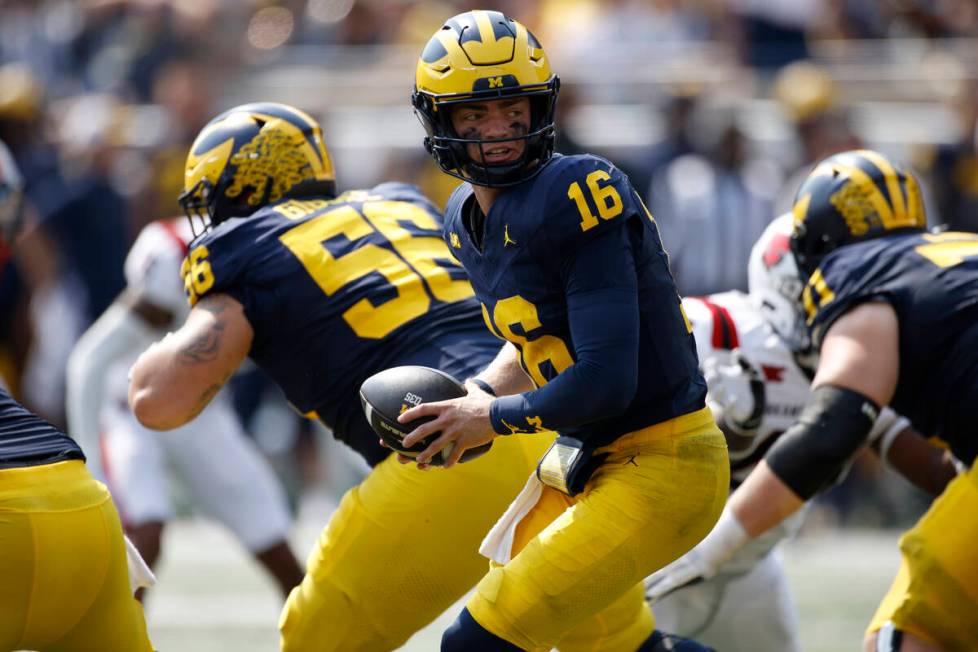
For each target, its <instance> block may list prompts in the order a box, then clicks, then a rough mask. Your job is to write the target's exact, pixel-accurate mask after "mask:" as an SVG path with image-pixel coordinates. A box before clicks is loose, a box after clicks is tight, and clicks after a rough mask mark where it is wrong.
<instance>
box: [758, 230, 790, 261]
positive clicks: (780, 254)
mask: <svg viewBox="0 0 978 652" xmlns="http://www.w3.org/2000/svg"><path fill="white" fill-rule="evenodd" d="M790 241H791V239H790V238H789V237H788V234H786V233H776V234H775V235H774V237H773V238H771V241H770V242H769V243H768V245H767V249H765V250H764V255H763V256H762V257H761V260H762V261H764V266H765V267H767V268H768V269H770V268H772V267H774V266H775V265H777V264H778V263H780V262H781V260H782V259H783V258H784V256H785V254H787V253H788V251H789V249H790V245H789V243H790Z"/></svg>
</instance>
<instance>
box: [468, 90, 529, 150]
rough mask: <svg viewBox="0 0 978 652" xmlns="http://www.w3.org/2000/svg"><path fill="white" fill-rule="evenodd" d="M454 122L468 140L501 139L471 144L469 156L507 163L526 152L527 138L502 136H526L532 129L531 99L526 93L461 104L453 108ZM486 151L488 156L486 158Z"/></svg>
mask: <svg viewBox="0 0 978 652" xmlns="http://www.w3.org/2000/svg"><path fill="white" fill-rule="evenodd" d="M451 116H452V126H453V127H454V128H455V133H457V134H458V135H459V137H460V138H465V139H466V140H500V142H495V143H487V144H483V145H482V146H481V149H480V146H479V145H478V144H471V145H467V146H466V147H467V152H468V155H469V157H470V158H471V159H472V160H473V161H475V162H476V163H479V164H481V165H506V164H509V163H515V162H516V161H518V160H519V159H520V157H522V156H523V150H524V149H526V141H525V140H501V139H505V138H512V137H516V138H518V137H521V136H525V135H526V134H527V133H528V132H529V130H530V100H529V99H527V98H525V97H519V98H514V99H502V100H489V101H486V102H471V103H468V104H459V105H458V106H455V107H453V108H452V113H451ZM483 152H484V153H485V158H484V159H483Z"/></svg>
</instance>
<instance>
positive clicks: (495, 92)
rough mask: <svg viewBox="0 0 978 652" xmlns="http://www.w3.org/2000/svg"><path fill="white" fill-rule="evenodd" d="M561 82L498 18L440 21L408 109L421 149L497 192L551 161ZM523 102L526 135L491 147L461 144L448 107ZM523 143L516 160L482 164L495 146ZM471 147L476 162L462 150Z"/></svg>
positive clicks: (536, 49)
mask: <svg viewBox="0 0 978 652" xmlns="http://www.w3.org/2000/svg"><path fill="white" fill-rule="evenodd" d="M559 90H560V80H559V79H558V78H557V76H556V75H555V74H553V73H552V72H551V70H550V62H549V60H548V59H547V55H546V53H545V52H544V50H543V47H542V46H541V45H540V42H539V41H537V39H536V37H534V36H533V34H532V33H530V31H529V30H528V29H527V28H526V27H525V26H524V25H523V24H521V23H519V22H517V21H515V20H513V19H512V18H508V17H507V16H505V15H503V14H502V13H500V12H498V11H484V10H475V11H468V12H465V13H462V14H459V15H457V16H454V17H452V18H449V19H448V20H447V21H445V24H444V25H443V26H442V27H441V29H439V30H438V31H437V32H435V34H434V35H433V36H432V37H431V39H430V40H429V41H428V43H427V45H425V47H424V50H423V51H422V53H421V57H420V58H419V60H418V65H417V69H416V74H415V84H414V93H413V95H412V97H411V103H412V104H413V105H414V109H415V114H416V115H417V116H418V119H419V120H420V121H421V125H422V126H423V127H424V129H425V133H426V137H425V140H424V145H425V149H427V150H428V153H430V154H431V155H432V157H433V158H434V159H435V162H437V163H438V166H439V167H440V168H441V169H442V170H443V171H444V172H445V173H447V174H449V175H451V176H453V177H456V178H459V179H462V180H463V181H468V182H469V183H473V184H476V185H480V186H487V187H491V188H504V187H507V186H514V185H517V184H520V183H522V182H524V181H527V180H529V179H532V178H533V177H534V176H536V175H537V174H539V173H540V171H541V170H542V169H543V168H544V167H545V166H546V164H547V162H548V161H549V160H550V157H551V156H552V155H553V150H554V140H555V138H556V129H555V127H554V112H555V109H556V103H557V94H558V92H559ZM518 98H527V99H528V100H529V103H530V124H529V125H527V129H526V133H523V134H519V135H514V136H507V137H505V138H501V139H498V140H494V139H483V138H481V137H480V138H471V137H463V136H462V135H461V134H459V133H458V132H456V130H455V128H454V126H453V124H452V108H453V107H457V106H459V105H464V104H470V103H484V102H493V101H497V100H506V99H518ZM506 142H522V143H524V147H523V153H522V155H521V156H520V159H519V160H517V161H512V162H505V163H501V164H498V165H494V164H492V163H486V151H487V149H488V148H491V147H492V146H493V145H494V144H495V143H506ZM473 146H474V147H475V148H476V149H477V150H478V152H479V157H480V158H479V159H473V157H472V156H470V154H469V151H468V150H469V148H471V147H473Z"/></svg>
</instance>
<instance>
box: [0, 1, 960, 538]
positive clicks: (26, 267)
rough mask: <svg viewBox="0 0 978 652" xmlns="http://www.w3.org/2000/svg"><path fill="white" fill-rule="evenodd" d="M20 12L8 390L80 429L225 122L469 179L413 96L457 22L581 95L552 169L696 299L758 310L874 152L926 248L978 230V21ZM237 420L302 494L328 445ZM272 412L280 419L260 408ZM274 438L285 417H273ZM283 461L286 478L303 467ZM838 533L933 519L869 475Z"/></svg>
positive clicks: (824, 9)
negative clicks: (810, 200) (429, 134)
mask: <svg viewBox="0 0 978 652" xmlns="http://www.w3.org/2000/svg"><path fill="white" fill-rule="evenodd" d="M484 4H485V3H481V4H479V5H472V4H471V3H463V2H452V1H448V0H438V1H430V2H428V1H421V2H409V1H407V0H280V1H271V0H261V1H258V0H75V1H69V0H0V139H2V140H3V141H4V142H6V143H7V144H8V145H9V146H10V148H11V149H12V151H13V153H14V156H15V158H16V160H17V162H18V163H19V165H20V167H21V168H22V171H23V173H24V176H25V177H26V182H27V187H26V192H27V196H28V199H29V206H28V209H29V214H28V228H27V229H26V232H25V233H24V235H23V236H22V238H21V240H20V241H19V242H18V246H17V247H16V249H15V251H13V252H12V253H11V252H9V251H4V252H0V261H2V262H3V263H4V264H3V265H2V271H0V306H2V310H0V374H2V376H3V378H4V380H5V381H6V382H7V384H8V385H9V386H10V387H11V388H12V389H13V391H14V392H15V394H16V395H17V396H18V397H19V398H20V399H21V400H22V401H24V402H25V403H26V404H28V405H29V406H30V407H32V408H33V409H34V410H36V411H37V412H39V413H40V414H42V415H43V416H45V417H46V418H48V419H49V420H51V421H53V422H55V423H58V424H63V423H64V372H65V362H66V360H67V356H68V354H69V353H70V351H71V349H72V346H73V345H74V343H75V341H76V339H77V338H78V336H79V335H80V334H81V333H82V332H84V330H85V328H86V327H87V326H88V325H89V324H90V323H91V322H92V321H93V320H94V319H95V318H96V317H97V316H98V315H99V314H100V313H101V312H102V311H103V310H104V309H105V308H106V307H107V306H108V305H109V304H110V303H111V302H112V300H113V299H114V298H115V296H116V295H117V294H118V293H119V291H120V290H121V289H122V287H123V285H124V279H123V273H122V269H123V260H124V258H125V255H126V252H127V250H128V247H129V245H130V244H131V243H132V242H133V240H134V238H135V236H136V235H137V234H138V232H139V230H140V229H141V228H142V227H143V226H144V225H145V224H147V223H148V222H150V221H152V220H155V219H158V218H163V217H169V216H173V215H175V214H176V213H177V212H178V207H177V204H176V200H175V198H176V196H177V194H178V193H179V191H180V188H181V185H182V174H183V162H184V159H185V156H186V152H187V149H188V147H189V144H190V142H191V141H192V139H193V138H194V136H195V135H196V133H197V132H198V131H199V129H200V128H201V127H202V126H203V125H204V124H205V123H206V122H207V120H208V119H209V118H210V117H211V116H212V115H214V114H216V113H217V112H219V111H222V110H224V109H226V108H229V107H231V106H234V105H236V104H240V103H243V102H248V101H261V100H269V101H282V102H287V103H290V104H293V105H296V106H298V107H300V108H302V109H305V110H306V111H308V112H310V113H311V114H313V115H314V116H315V117H317V118H318V119H319V120H320V121H321V122H322V124H323V126H324V129H325V134H326V140H327V144H328V146H329V147H330V149H331V152H332V154H333V157H334V162H335V163H336V166H337V175H338V180H339V183H340V187H341V188H350V187H363V186H370V185H372V184H374V183H377V182H379V181H381V180H386V179H399V180H406V181H412V182H415V183H417V184H419V185H420V186H422V188H423V189H424V190H425V191H426V192H427V193H428V194H429V195H430V196H432V197H433V198H434V199H435V200H436V201H439V202H444V200H445V199H446V198H447V196H448V193H449V192H450V191H451V189H452V187H453V186H454V185H455V184H456V183H457V181H456V180H455V179H453V178H451V177H448V176H446V175H443V174H441V173H440V171H438V169H437V168H436V167H435V166H434V164H433V162H432V161H431V160H430V158H429V157H428V156H427V154H425V152H424V151H423V149H422V147H421V139H422V136H423V134H422V130H421V127H420V125H419V124H418V122H417V120H416V119H415V118H414V116H413V114H412V110H411V108H410V104H409V95H410V92H411V88H412V83H413V79H414V65H415V62H416V60H417V56H418V54H419V52H420V50H421V47H422V45H423V44H424V42H425V41H426V40H427V39H428V37H430V35H431V34H432V33H433V32H434V31H435V30H436V29H437V28H438V27H439V26H440V25H441V24H442V22H443V21H444V19H445V18H447V17H449V16H452V15H454V14H456V13H459V12H462V11H465V10H468V9H472V8H493V9H499V10H502V11H503V12H505V13H507V14H509V15H512V16H513V17H515V18H517V19H518V20H520V21H521V22H523V23H524V24H526V25H527V26H529V27H530V29H531V30H532V31H533V32H534V33H535V35H536V36H537V37H538V39H539V40H540V41H541V42H542V43H543V45H544V47H545V48H546V50H547V52H548V54H549V56H550V59H551V63H552V66H553V68H554V69H555V71H556V72H557V73H558V74H559V75H560V76H561V79H562V81H563V87H562V90H561V96H560V100H559V102H558V110H559V115H558V129H559V136H558V145H557V149H558V151H561V152H564V153H577V152H580V151H589V152H592V153H596V154H601V155H604V156H606V157H608V158H609V159H611V160H612V161H614V162H615V163H616V164H618V165H619V166H620V167H622V168H623V169H625V170H626V171H627V172H628V173H629V175H630V176H631V179H632V181H633V184H634V186H635V187H636V189H637V190H638V191H639V192H640V193H643V194H644V195H645V197H646V198H647V200H648V202H647V203H648V204H649V206H650V208H651V210H652V212H653V214H654V215H655V216H656V219H657V221H658V223H659V226H660V229H661V231H662V234H663V239H664V242H665V244H666V248H667V249H668V250H669V252H670V255H671V260H672V264H673V271H674V273H675V275H676V277H677V281H678V283H679V285H680V289H681V291H682V292H683V293H684V294H686V295H701V294H707V293H711V292H717V291H722V290H727V289H731V288H738V289H743V290H745V289H746V284H747V273H746V270H747V256H748V251H749V248H750V245H751V244H752V243H753V241H754V240H755V239H756V238H757V236H758V235H759V234H760V233H761V231H762V230H763V228H764V226H765V225H766V224H767V223H768V222H769V221H770V220H771V219H772V218H774V217H775V216H776V215H778V214H779V213H781V212H784V211H785V210H787V209H788V208H789V207H790V203H791V198H792V196H793V193H794V190H795V188H796V186H797V184H798V183H799V181H800V179H801V178H802V176H803V175H804V174H805V173H806V172H807V170H808V169H809V168H810V166H811V164H812V163H813V162H814V161H816V160H818V159H820V158H822V157H824V156H826V155H828V154H830V153H833V152H835V151H838V150H841V149H849V148H852V147H854V146H860V145H865V146H869V147H872V148H876V149H879V150H882V151H883V152H885V153H887V154H890V155H893V156H895V157H897V158H898V159H900V160H903V161H904V162H906V163H908V164H910V165H911V166H912V167H913V169H915V170H916V171H917V172H918V174H919V175H920V176H921V178H922V180H923V182H924V184H925V186H926V189H927V192H926V201H927V204H928V210H929V216H930V221H931V223H932V225H934V226H939V225H946V226H947V227H949V228H952V229H958V230H978V143H976V134H975V123H976V116H978V3H976V2H975V1H974V0H779V1H778V2H771V1H770V0H519V1H516V0H497V1H496V2H494V3H490V4H492V5H493V6H491V7H490V6H483V5H484ZM236 382H237V383H238V385H239V386H240V387H239V389H238V396H239V400H238V403H239V404H240V406H241V410H240V411H241V415H242V418H243V419H244V420H245V422H246V424H248V425H249V426H250V430H251V431H252V432H253V433H254V435H255V436H256V439H257V440H258V441H259V443H260V444H262V445H263V447H264V449H265V450H266V451H267V452H268V453H269V455H271V456H272V457H277V459H278V463H277V464H278V468H279V470H280V472H281V473H282V474H283V477H284V478H285V479H286V480H287V482H288V484H289V486H290V487H292V489H293V492H294V493H295V494H296V495H297V494H298V493H299V492H301V491H302V488H303V487H305V486H309V485H310V484H315V483H317V482H322V481H323V474H324V473H325V472H324V471H323V469H322V468H321V467H322V465H319V464H317V463H316V462H317V460H320V459H321V458H322V455H318V454H316V450H317V446H318V444H317V442H320V441H321V440H322V436H321V435H319V434H316V431H315V430H313V429H310V428H309V427H308V426H307V425H302V424H301V423H299V422H298V421H296V420H293V419H291V418H289V417H283V416H282V415H283V414H288V412H287V409H286V408H284V407H282V404H281V399H280V398H279V397H278V395H277V393H276V392H275V391H273V390H270V389H269V388H268V387H266V386H264V385H262V383H261V382H260V380H259V381H256V380H254V378H251V379H250V380H249V379H248V378H245V379H244V380H241V381H236ZM261 397H265V400H260V398H261ZM269 414H277V415H278V418H270V417H269V416H268V415H269ZM283 460H284V461H283ZM855 470H856V472H855V473H853V474H852V475H851V477H850V479H849V480H848V481H847V482H846V484H845V485H844V486H843V487H841V488H838V489H836V490H834V491H833V492H832V493H831V494H829V496H828V497H827V498H825V499H823V501H822V504H823V508H824V509H823V512H822V513H823V518H824V519H827V520H829V521H831V522H836V521H841V522H857V523H861V524H881V525H896V524H900V523H905V522H906V521H907V519H909V518H912V517H913V516H914V515H915V514H916V513H917V512H918V511H919V508H920V505H921V504H923V499H922V498H921V497H919V496H917V495H915V494H912V493H910V490H909V489H907V487H906V485H904V484H902V483H900V482H899V481H896V480H892V481H889V480H888V481H886V482H878V479H879V477H880V475H881V474H883V473H884V472H883V471H882V469H881V468H880V467H879V466H878V465H877V464H875V463H873V462H872V461H870V460H868V459H860V460H859V461H858V462H857V464H856V469H855Z"/></svg>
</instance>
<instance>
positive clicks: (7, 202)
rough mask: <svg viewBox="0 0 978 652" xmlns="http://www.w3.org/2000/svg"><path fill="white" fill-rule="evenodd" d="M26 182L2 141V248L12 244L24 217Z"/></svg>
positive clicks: (0, 176)
mask: <svg viewBox="0 0 978 652" xmlns="http://www.w3.org/2000/svg"><path fill="white" fill-rule="evenodd" d="M23 198H24V180H23V178H22V177H21V176H20V170H19V169H18V168H17V163H16V162H15V161H14V157H13V154H11V153H10V150H9V149H7V146H6V145H5V144H4V143H3V141H2V140H0V246H2V245H4V244H7V245H9V244H12V243H13V241H14V236H16V235H17V231H18V230H19V229H20V223H21V220H22V217H23V210H22V207H23Z"/></svg>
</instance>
